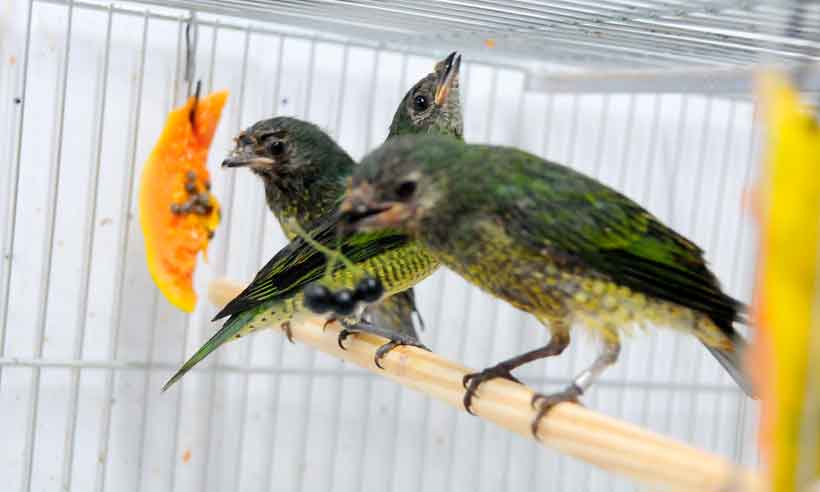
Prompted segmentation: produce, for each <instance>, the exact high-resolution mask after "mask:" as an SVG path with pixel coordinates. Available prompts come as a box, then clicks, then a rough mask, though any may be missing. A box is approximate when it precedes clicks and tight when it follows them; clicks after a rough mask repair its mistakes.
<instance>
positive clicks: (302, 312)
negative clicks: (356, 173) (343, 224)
mask: <svg viewBox="0 0 820 492" xmlns="http://www.w3.org/2000/svg"><path fill="white" fill-rule="evenodd" d="M356 266H357V267H358V268H361V269H362V270H363V271H364V272H366V273H367V274H368V275H370V276H372V277H373V278H378V279H379V280H380V281H381V282H382V286H383V287H384V290H385V295H386V296H391V295H393V294H396V293H398V292H402V291H404V290H407V289H409V288H411V287H413V286H414V285H416V284H417V283H419V282H420V281H422V280H424V279H425V278H426V277H428V276H430V274H432V273H433V272H434V271H435V270H436V269H437V268H438V266H439V264H438V261H436V260H435V259H434V258H433V257H432V256H430V255H429V254H427V253H426V252H425V251H424V250H423V249H422V248H421V246H420V245H419V243H418V242H416V241H413V242H409V243H408V244H407V245H406V246H404V247H401V248H395V249H391V250H389V251H387V252H385V253H382V254H380V255H378V256H373V257H370V258H367V259H366V260H364V261H362V262H357V263H356ZM359 280H361V273H359V272H352V271H351V270H349V269H347V268H339V269H336V271H334V272H333V274H332V275H331V276H330V277H329V278H328V279H326V280H325V281H324V282H323V283H326V284H327V285H328V286H330V287H333V288H334V289H337V288H342V287H346V288H350V289H352V288H353V287H354V286H355V285H356V283H357V282H358V281H359ZM269 304H270V305H269V306H268V305H263V306H264V307H263V308H261V310H260V311H259V312H258V313H256V314H255V315H254V316H253V317H252V318H251V319H250V320H249V321H248V322H247V325H246V326H244V327H243V328H242V329H241V330H240V331H239V332H238V333H237V334H236V335H235V336H234V337H235V338H240V337H243V336H245V335H247V334H249V333H252V332H254V331H257V330H259V329H262V328H269V327H275V326H281V325H282V323H286V322H296V323H298V322H300V321H303V320H304V319H308V318H310V317H311V316H313V315H312V314H310V313H309V311H308V310H307V309H306V308H305V305H304V294H303V293H302V292H301V290H299V291H297V292H296V293H295V295H293V296H291V297H288V298H286V299H282V300H275V301H271V302H270V303H269Z"/></svg>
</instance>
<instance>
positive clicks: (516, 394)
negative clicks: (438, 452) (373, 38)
mask: <svg viewBox="0 0 820 492" xmlns="http://www.w3.org/2000/svg"><path fill="white" fill-rule="evenodd" d="M241 290H242V286H240V285H238V284H235V283H234V282H231V281H229V280H216V281H214V282H213V283H212V284H211V286H210V289H209V298H210V299H211V302H213V303H214V304H215V305H217V306H223V305H224V304H226V303H227V302H228V301H229V300H231V299H233V297H235V296H236V295H237V294H238V293H239V292H240V291H241ZM292 330H293V338H294V340H296V341H298V342H301V343H304V344H306V345H310V346H311V347H313V348H315V349H317V350H321V351H322V352H325V353H327V354H330V355H333V356H335V357H338V358H340V359H344V360H345V361H347V362H350V363H353V364H356V365H358V366H360V367H364V368H366V369H369V370H371V371H373V372H375V373H377V374H379V375H381V376H385V377H388V378H390V379H392V380H394V381H396V382H398V383H400V384H402V385H404V386H407V387H410V388H414V389H416V390H419V391H421V392H423V393H425V394H427V395H429V396H432V397H434V398H436V399H438V400H441V401H443V402H445V403H447V404H449V405H451V406H453V407H455V408H458V409H459V410H464V407H463V405H462V397H463V396H464V388H463V387H462V384H461V381H462V378H463V376H464V375H465V374H468V373H470V372H474V371H471V370H470V369H468V368H466V367H464V366H462V365H459V364H456V363H454V362H451V361H449V360H446V359H444V358H442V357H440V356H438V355H436V354H434V353H431V352H426V351H424V350H421V349H418V348H415V347H399V348H396V349H395V350H393V351H391V352H390V353H388V355H387V356H386V357H385V358H384V359H383V361H382V364H383V365H384V370H381V369H379V368H378V367H376V365H375V364H374V363H373V355H374V354H375V352H376V350H377V349H378V348H379V347H380V346H381V345H382V344H383V343H384V339H383V338H380V337H376V336H373V335H369V334H357V335H355V336H351V337H349V338H348V339H347V340H346V342H345V346H346V347H347V350H341V349H340V348H339V346H338V345H337V343H336V340H337V336H338V334H339V327H338V326H337V325H336V324H333V325H329V326H328V327H327V329H326V330H324V331H323V330H322V322H320V321H318V320H317V322H315V323H306V324H304V325H301V326H293V327H292ZM532 395H533V391H532V390H531V389H529V388H528V387H526V386H522V385H519V384H515V383H513V382H510V381H507V380H503V379H495V380H492V381H489V382H487V383H484V384H482V385H481V387H480V389H479V392H478V395H477V397H476V398H475V399H474V400H473V411H474V412H475V413H476V415H478V416H479V417H481V418H483V419H486V420H489V421H491V422H493V423H495V424H496V425H499V426H501V427H503V428H505V429H508V430H510V431H512V432H515V433H517V434H519V435H521V436H524V437H527V438H532V434H531V432H530V422H531V421H532V418H533V416H534V410H533V409H532V408H531V407H530V399H531V397H532ZM538 439H539V441H540V442H541V443H542V444H543V445H545V446H549V447H552V448H554V449H556V450H558V451H560V452H562V453H565V454H567V455H569V456H572V457H575V458H577V459H580V460H583V461H586V462H587V463H591V464H593V465H596V466H599V467H601V468H603V469H605V470H609V471H612V472H615V473H620V474H622V475H625V476H627V477H629V478H631V479H634V480H636V481H639V482H642V483H645V484H648V485H651V486H658V487H662V488H663V490H675V491H685V490H692V491H695V490H696V491H715V492H718V491H723V490H732V491H743V492H746V491H758V490H762V487H761V485H760V483H759V480H758V478H757V476H756V475H755V474H753V473H751V472H750V471H748V470H744V469H741V468H739V467H737V466H735V465H734V464H733V463H731V462H729V461H728V460H726V459H724V458H722V457H720V456H717V455H714V454H710V453H707V452H705V451H701V450H698V449H695V448H693V447H691V446H688V445H686V444H683V443H681V442H678V441H675V440H673V439H669V438H667V437H663V436H660V435H657V434H654V433H652V432H648V431H646V430H644V429H641V428H639V427H637V426H635V425H632V424H627V423H624V422H620V421H618V420H615V419H613V418H610V417H607V416H604V415H601V414H599V413H597V412H594V411H592V410H589V409H586V408H584V407H582V406H580V405H574V404H568V403H562V404H559V405H557V406H556V407H555V408H554V409H553V410H552V411H550V413H549V414H548V415H547V416H546V417H545V418H544V419H543V420H542V421H541V423H540V426H539V428H538Z"/></svg>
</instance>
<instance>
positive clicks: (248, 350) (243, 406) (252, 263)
mask: <svg viewBox="0 0 820 492" xmlns="http://www.w3.org/2000/svg"><path fill="white" fill-rule="evenodd" d="M250 44H251V31H250V26H249V28H248V29H247V30H246V31H245V40H244V42H243V47H242V52H243V53H245V57H246V58H247V56H248V53H249V52H250ZM308 90H310V89H308ZM267 210H268V207H267V203H266V202H265V200H260V201H259V210H258V212H257V213H258V217H259V220H258V221H257V224H258V229H257V235H258V238H257V241H256V251H254V252H253V253H250V254H249V255H248V263H249V265H248V266H249V268H250V270H251V271H255V270H258V269H259V264H260V258H261V256H262V249H263V248H262V247H263V244H264V243H265V216H266V215H267V214H266V212H267ZM243 349H244V351H243V353H242V360H243V362H244V365H246V366H247V365H250V362H251V357H252V354H253V344H252V343H245V346H244V347H243ZM249 378H250V374H248V373H245V374H244V375H243V376H242V377H241V379H242V382H241V383H240V390H239V394H240V396H239V422H238V424H237V425H238V426H239V429H238V431H237V432H238V439H237V441H236V451H235V454H236V468H235V470H234V477H233V484H234V486H235V487H239V485H240V483H241V482H240V480H241V474H242V465H243V463H242V456H243V454H244V453H243V452H242V450H243V448H244V445H245V420H246V418H247V413H248V379H249Z"/></svg>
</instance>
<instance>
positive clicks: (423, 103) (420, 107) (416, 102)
mask: <svg viewBox="0 0 820 492" xmlns="http://www.w3.org/2000/svg"><path fill="white" fill-rule="evenodd" d="M429 106H430V103H429V102H427V97H426V96H422V95H421V94H419V95H417V96H416V97H415V98H413V108H415V109H416V111H424V110H425V109H427V108H428V107H429Z"/></svg>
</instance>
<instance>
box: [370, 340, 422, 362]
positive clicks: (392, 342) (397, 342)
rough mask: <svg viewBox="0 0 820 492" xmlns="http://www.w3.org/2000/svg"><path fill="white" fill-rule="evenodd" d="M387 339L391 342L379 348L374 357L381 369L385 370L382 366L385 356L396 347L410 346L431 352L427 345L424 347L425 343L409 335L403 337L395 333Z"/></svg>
mask: <svg viewBox="0 0 820 492" xmlns="http://www.w3.org/2000/svg"><path fill="white" fill-rule="evenodd" d="M387 338H389V339H390V341H389V342H387V343H385V344H384V345H382V346H381V347H379V349H378V350H376V355H375V357H373V362H374V363H375V364H376V366H377V367H378V368H379V369H384V367H383V366H382V365H381V360H382V359H383V358H384V356H385V355H387V354H388V353H389V352H390V351H391V350H393V349H394V348H396V347H401V346H403V345H407V346H410V347H416V348H420V349H422V350H426V351H428V352H430V351H431V350H430V349H429V348H427V346H426V345H424V344H423V343H421V342H420V341H418V340H417V339H416V338H414V337H411V336H409V335H402V334H401V333H393V334H391V335H390V336H389V337H387Z"/></svg>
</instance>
